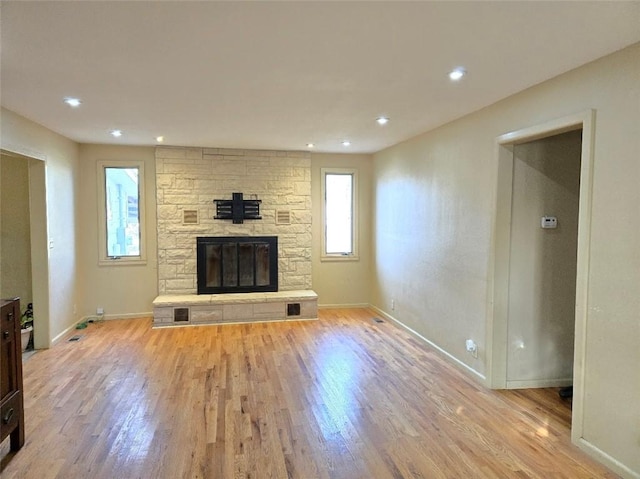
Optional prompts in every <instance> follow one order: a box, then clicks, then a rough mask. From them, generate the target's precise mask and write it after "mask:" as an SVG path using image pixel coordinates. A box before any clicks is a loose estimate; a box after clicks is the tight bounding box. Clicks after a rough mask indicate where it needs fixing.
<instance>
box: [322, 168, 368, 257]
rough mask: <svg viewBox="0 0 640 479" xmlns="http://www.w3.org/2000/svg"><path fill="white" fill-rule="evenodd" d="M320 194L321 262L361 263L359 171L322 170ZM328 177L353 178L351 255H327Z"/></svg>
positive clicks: (342, 169) (351, 169) (349, 169)
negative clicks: (359, 249) (348, 176)
mask: <svg viewBox="0 0 640 479" xmlns="http://www.w3.org/2000/svg"><path fill="white" fill-rule="evenodd" d="M320 173H321V180H320V190H321V192H320V194H321V198H322V252H321V256H320V260H321V261H359V260H360V257H359V256H358V224H359V223H358V170H357V169H355V168H321V169H320ZM327 175H351V178H352V182H353V183H352V191H351V193H352V198H351V211H352V223H351V228H352V236H351V239H352V242H353V244H352V249H353V251H352V252H351V253H350V254H343V253H327V215H326V213H327V212H326V206H327V200H326V198H327V197H326V183H327Z"/></svg>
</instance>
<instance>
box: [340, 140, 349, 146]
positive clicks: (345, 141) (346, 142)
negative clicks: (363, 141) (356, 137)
mask: <svg viewBox="0 0 640 479" xmlns="http://www.w3.org/2000/svg"><path fill="white" fill-rule="evenodd" d="M342 146H351V142H350V141H349V140H344V141H343V142H342Z"/></svg>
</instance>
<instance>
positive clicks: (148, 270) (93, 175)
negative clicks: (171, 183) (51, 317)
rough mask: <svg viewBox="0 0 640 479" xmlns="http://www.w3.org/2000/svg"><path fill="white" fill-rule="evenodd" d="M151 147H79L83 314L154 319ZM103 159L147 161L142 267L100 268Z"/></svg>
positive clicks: (155, 280) (80, 306)
mask: <svg viewBox="0 0 640 479" xmlns="http://www.w3.org/2000/svg"><path fill="white" fill-rule="evenodd" d="M154 150H155V149H154V148H153V147H136V146H110V145H80V180H81V181H80V188H79V193H78V199H79V201H78V212H79V215H80V225H81V227H80V233H79V234H80V240H81V243H80V248H79V262H80V265H81V275H82V294H81V299H80V302H79V303H78V313H79V314H80V316H82V317H84V316H91V315H95V314H96V308H98V307H101V308H104V314H105V317H106V318H109V317H118V318H120V317H135V316H144V315H151V311H153V307H152V304H151V303H152V301H153V300H154V299H155V297H156V296H157V294H158V278H157V273H158V266H157V239H156V195H155V189H156V181H155V171H156V168H155V155H154ZM104 160H107V161H108V160H117V161H122V160H129V161H143V162H144V173H145V179H144V181H145V212H146V248H147V262H146V264H140V265H113V266H111V265H107V266H101V265H99V264H98V191H97V187H98V162H99V161H104Z"/></svg>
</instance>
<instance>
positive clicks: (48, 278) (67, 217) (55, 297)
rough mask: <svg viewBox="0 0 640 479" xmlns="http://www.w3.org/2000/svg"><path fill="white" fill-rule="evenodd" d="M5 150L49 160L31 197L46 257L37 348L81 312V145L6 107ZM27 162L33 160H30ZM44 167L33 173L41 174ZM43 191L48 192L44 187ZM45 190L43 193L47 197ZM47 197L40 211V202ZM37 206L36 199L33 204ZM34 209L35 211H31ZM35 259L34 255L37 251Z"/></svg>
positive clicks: (40, 275)
mask: <svg viewBox="0 0 640 479" xmlns="http://www.w3.org/2000/svg"><path fill="white" fill-rule="evenodd" d="M1 121H2V135H1V138H0V148H1V149H2V150H5V151H9V152H13V153H18V154H20V155H24V156H25V157H29V158H35V159H37V160H41V161H43V162H44V164H45V168H46V173H45V176H44V178H38V180H43V181H38V182H37V183H38V184H39V185H40V189H39V190H38V191H34V190H33V188H31V195H32V201H33V199H34V197H35V198H36V202H37V203H38V208H37V209H38V218H40V223H42V224H39V225H38V228H37V229H36V231H34V227H33V223H32V225H31V235H32V238H34V237H35V239H34V241H36V242H37V243H38V244H37V245H36V247H35V249H36V250H37V253H38V255H39V257H40V258H41V260H39V261H38V263H37V264H35V265H34V269H33V273H34V275H33V276H34V286H33V297H34V316H35V324H34V327H35V331H34V337H35V343H36V347H47V346H49V345H50V343H51V341H52V340H53V339H54V338H56V337H57V336H58V335H60V334H61V333H63V332H64V331H65V330H66V329H67V328H69V327H71V326H73V324H74V323H75V321H76V318H77V316H76V315H75V314H74V305H75V304H76V301H77V294H78V283H79V280H78V265H77V258H78V242H77V234H76V226H77V213H76V204H77V196H76V195H77V187H78V145H77V144H76V143H75V142H73V141H71V140H69V139H67V138H65V137H63V136H60V135H58V134H57V133H54V132H52V131H51V130H48V129H46V128H44V127H43V126H41V125H38V124H36V123H33V122H31V121H29V120H27V119H25V118H23V117H21V116H20V115H17V114H15V113H13V112H11V111H9V110H6V109H4V108H3V109H2V112H1ZM25 161H29V160H27V159H26V158H25ZM44 172H45V169H42V168H35V171H34V169H32V173H33V175H35V176H42V173H44ZM42 190H44V191H42ZM43 193H44V195H43ZM41 199H43V200H45V201H46V211H42V214H40V207H39V203H40V200H41ZM32 206H33V202H32ZM32 213H33V211H32ZM32 257H33V254H32Z"/></svg>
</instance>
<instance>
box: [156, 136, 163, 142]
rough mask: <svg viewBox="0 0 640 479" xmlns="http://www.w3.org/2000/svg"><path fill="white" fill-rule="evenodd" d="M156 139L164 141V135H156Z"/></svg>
mask: <svg viewBox="0 0 640 479" xmlns="http://www.w3.org/2000/svg"><path fill="white" fill-rule="evenodd" d="M156 141H157V142H158V143H162V142H163V141H164V136H156Z"/></svg>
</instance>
